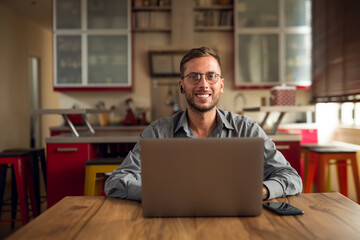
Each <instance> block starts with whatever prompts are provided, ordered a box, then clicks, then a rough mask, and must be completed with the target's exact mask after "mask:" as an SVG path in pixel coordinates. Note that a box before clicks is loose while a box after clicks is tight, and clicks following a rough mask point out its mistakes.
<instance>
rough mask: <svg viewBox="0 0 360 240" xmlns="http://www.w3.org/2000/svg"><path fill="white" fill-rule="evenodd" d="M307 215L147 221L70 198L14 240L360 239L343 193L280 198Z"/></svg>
mask: <svg viewBox="0 0 360 240" xmlns="http://www.w3.org/2000/svg"><path fill="white" fill-rule="evenodd" d="M271 201H285V202H287V203H290V204H292V205H293V206H295V207H297V208H300V209H302V210H304V212H305V214H304V215H298V216H278V215H276V214H274V213H272V212H270V211H268V210H266V209H264V210H263V213H262V214H261V215H260V216H257V217H216V218H211V217H208V218H195V217H194V218H143V217H142V209H141V203H139V202H135V201H128V200H122V199H115V198H107V197H66V198H64V199H62V200H61V201H60V202H58V203H57V204H56V205H54V206H53V207H52V208H50V209H48V210H47V211H45V212H44V213H43V214H42V215H40V216H39V217H37V218H36V219H34V220H33V221H31V222H30V223H29V224H27V225H26V226H24V227H23V228H21V229H19V230H18V231H17V232H15V233H14V234H13V235H11V236H10V237H9V238H8V239H360V206H359V205H358V204H357V203H355V202H353V201H351V200H350V199H348V198H346V197H344V196H343V195H341V194H339V193H310V194H301V195H298V196H292V197H288V198H278V199H275V200H271Z"/></svg>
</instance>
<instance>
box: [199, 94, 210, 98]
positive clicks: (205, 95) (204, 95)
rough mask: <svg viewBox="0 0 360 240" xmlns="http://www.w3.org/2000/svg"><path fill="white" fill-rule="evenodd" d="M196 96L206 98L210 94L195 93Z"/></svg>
mask: <svg viewBox="0 0 360 240" xmlns="http://www.w3.org/2000/svg"><path fill="white" fill-rule="evenodd" d="M197 96H198V97H201V98H207V97H209V96H210V94H203V95H197Z"/></svg>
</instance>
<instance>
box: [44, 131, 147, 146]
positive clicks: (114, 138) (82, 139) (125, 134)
mask: <svg viewBox="0 0 360 240" xmlns="http://www.w3.org/2000/svg"><path fill="white" fill-rule="evenodd" d="M141 131H142V130H132V131H131V130H129V131H97V132H95V133H94V134H90V133H87V132H80V133H79V136H78V137H74V135H72V134H71V133H64V134H60V135H57V136H53V137H49V138H46V139H45V142H46V143H136V142H137V140H138V137H139V135H140V133H141Z"/></svg>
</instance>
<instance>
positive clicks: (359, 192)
mask: <svg viewBox="0 0 360 240" xmlns="http://www.w3.org/2000/svg"><path fill="white" fill-rule="evenodd" d="M350 160H351V167H352V171H353V176H354V183H355V190H356V198H357V202H358V203H360V178H359V168H358V164H357V160H356V154H354V155H353V156H352V157H351V158H350Z"/></svg>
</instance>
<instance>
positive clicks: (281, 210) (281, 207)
mask: <svg viewBox="0 0 360 240" xmlns="http://www.w3.org/2000/svg"><path fill="white" fill-rule="evenodd" d="M263 206H264V207H265V208H266V209H269V210H270V211H272V212H275V213H276V214H278V215H302V214H304V211H303V210H301V209H299V208H296V207H294V206H292V205H290V204H288V203H286V202H267V203H264V204H263Z"/></svg>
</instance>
